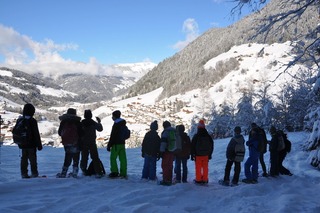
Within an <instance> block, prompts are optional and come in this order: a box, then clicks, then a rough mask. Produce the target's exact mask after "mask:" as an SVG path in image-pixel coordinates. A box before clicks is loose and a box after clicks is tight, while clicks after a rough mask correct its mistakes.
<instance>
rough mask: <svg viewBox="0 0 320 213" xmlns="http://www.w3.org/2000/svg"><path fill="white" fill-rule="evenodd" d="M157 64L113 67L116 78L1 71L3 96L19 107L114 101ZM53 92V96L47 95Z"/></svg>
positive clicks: (3, 69)
mask: <svg viewBox="0 0 320 213" xmlns="http://www.w3.org/2000/svg"><path fill="white" fill-rule="evenodd" d="M155 66H156V64H154V63H151V62H143V63H135V64H118V65H113V70H115V73H114V75H113V76H104V75H88V74H65V75H62V76H59V77H55V78H53V77H48V76H44V75H43V74H41V73H38V74H36V75H29V74H27V73H25V72H23V71H19V70H13V69H10V68H6V67H2V68H0V71H1V72H0V86H1V87H0V95H1V96H2V97H4V98H7V99H8V100H12V101H14V102H16V103H17V104H24V103H26V102H30V103H34V104H35V105H42V106H52V105H59V104H61V105H64V104H65V103H68V102H79V103H90V102H98V101H102V100H103V101H105V100H111V99H112V98H113V97H115V96H119V95H121V94H123V93H124V92H125V91H126V89H127V88H128V87H129V86H131V85H132V84H134V83H135V82H136V81H137V80H138V79H139V78H141V76H143V75H144V74H145V73H147V72H148V71H149V70H150V69H152V68H153V67H155ZM45 90H46V91H48V90H53V91H52V92H45Z"/></svg>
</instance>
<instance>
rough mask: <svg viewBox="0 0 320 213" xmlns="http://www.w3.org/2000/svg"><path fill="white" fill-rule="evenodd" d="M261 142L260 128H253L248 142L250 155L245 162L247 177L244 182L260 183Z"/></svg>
mask: <svg viewBox="0 0 320 213" xmlns="http://www.w3.org/2000/svg"><path fill="white" fill-rule="evenodd" d="M258 144H259V130H258V129H257V128H253V129H252V130H251V137H250V139H249V140H248V141H247V142H246V145H247V146H248V147H249V157H248V159H247V161H246V162H245V164H244V173H245V176H246V178H245V179H243V180H242V182H244V183H258V163H259V162H258V161H259V156H260V152H259V151H258Z"/></svg>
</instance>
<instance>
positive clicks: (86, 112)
mask: <svg viewBox="0 0 320 213" xmlns="http://www.w3.org/2000/svg"><path fill="white" fill-rule="evenodd" d="M84 118H86V119H90V118H92V112H91V110H90V109H86V110H85V111H84Z"/></svg>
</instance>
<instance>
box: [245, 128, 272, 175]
mask: <svg viewBox="0 0 320 213" xmlns="http://www.w3.org/2000/svg"><path fill="white" fill-rule="evenodd" d="M251 128H252V129H253V128H257V129H258V133H259V140H260V141H261V142H262V143H263V146H262V150H259V151H260V156H259V161H260V164H261V167H262V171H263V173H262V176H263V177H267V176H268V172H267V167H266V164H265V162H264V154H265V153H266V152H267V144H268V141H267V135H266V132H265V131H264V129H263V128H261V127H259V126H258V125H257V124H256V123H252V124H251ZM251 135H252V134H251V130H250V133H249V140H250V139H251Z"/></svg>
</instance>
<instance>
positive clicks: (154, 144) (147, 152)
mask: <svg viewBox="0 0 320 213" xmlns="http://www.w3.org/2000/svg"><path fill="white" fill-rule="evenodd" d="M157 130H158V122H157V121H153V122H152V123H151V125H150V131H149V132H147V133H146V134H145V136H144V138H143V141H142V148H141V152H142V154H141V155H142V157H143V158H144V164H143V169H142V179H143V180H152V181H154V180H156V178H157V176H156V171H157V160H158V159H160V158H159V156H160V153H159V152H160V137H159V135H158V132H157Z"/></svg>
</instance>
